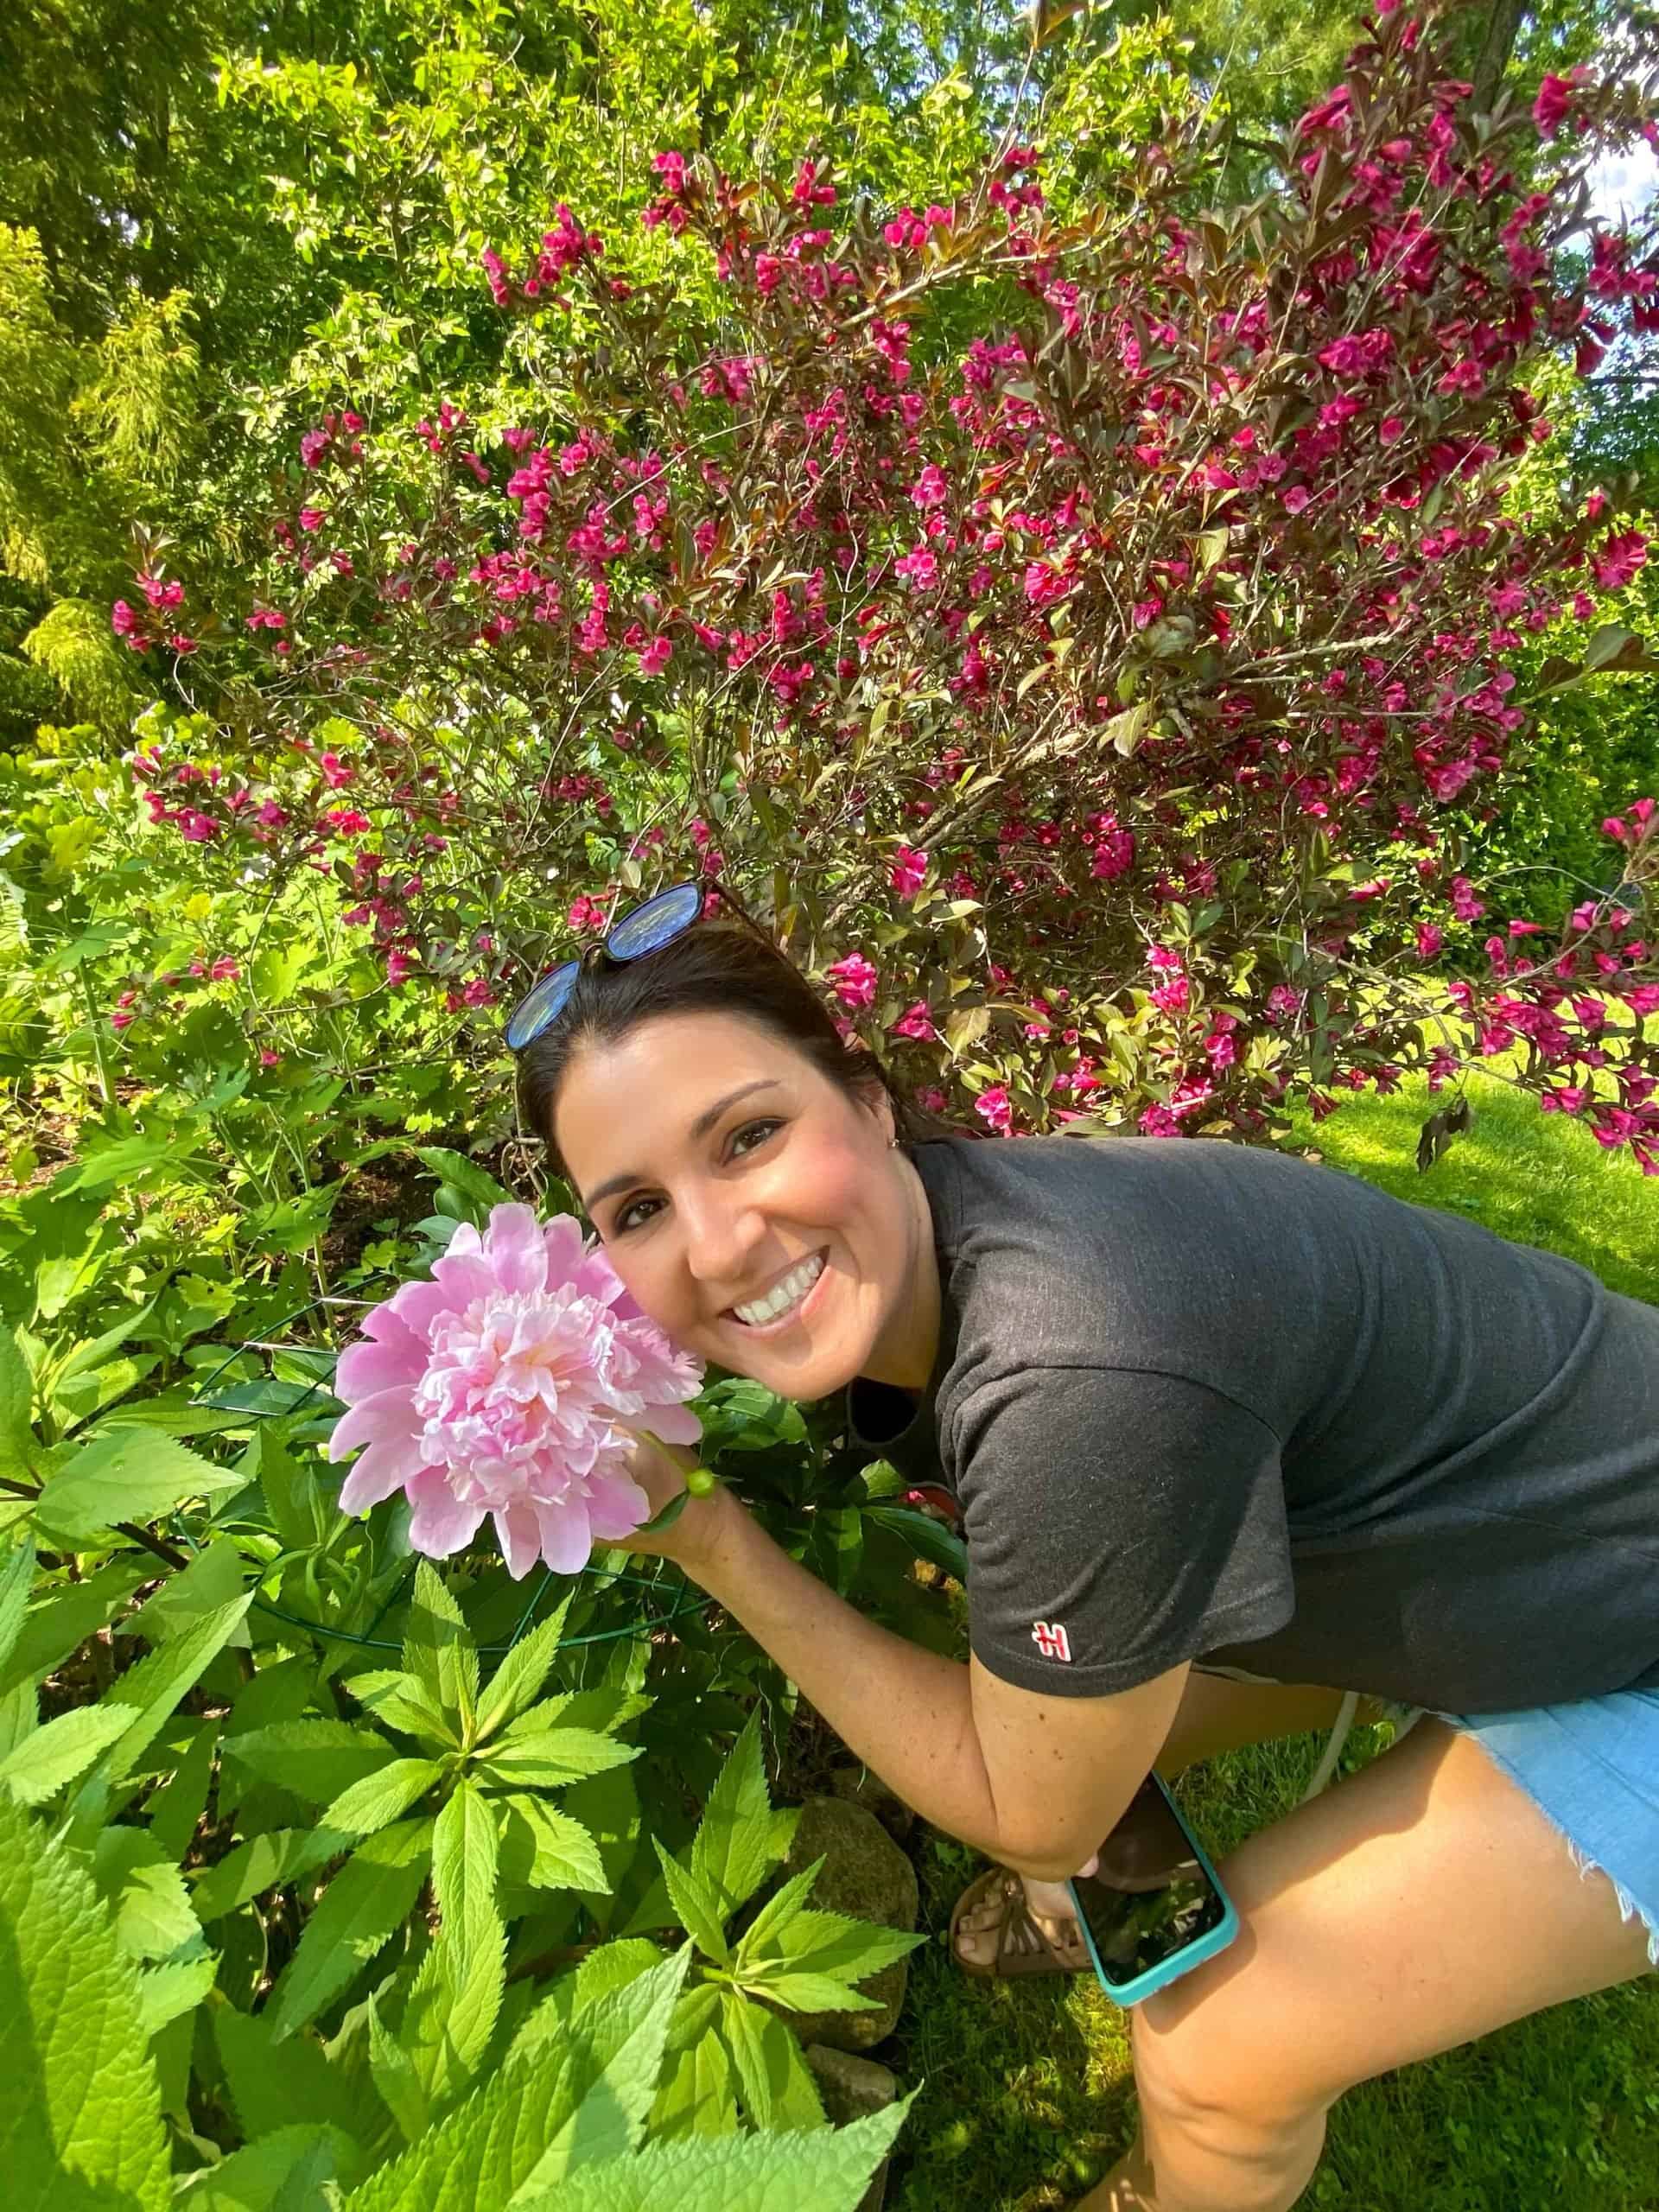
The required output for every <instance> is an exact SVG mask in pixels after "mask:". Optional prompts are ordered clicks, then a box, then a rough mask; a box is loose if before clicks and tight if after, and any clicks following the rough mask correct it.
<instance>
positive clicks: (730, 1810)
mask: <svg viewBox="0 0 1659 2212" xmlns="http://www.w3.org/2000/svg"><path fill="white" fill-rule="evenodd" d="M690 1863H691V1871H692V1872H693V1873H695V1874H696V1875H698V1876H699V1877H700V1878H702V1881H703V1882H704V1883H705V1884H706V1885H708V1886H709V1889H710V1890H712V1891H713V1892H714V1894H715V1897H716V1898H717V1899H718V1900H719V1907H718V1910H719V1911H720V1914H721V1918H722V1919H723V1918H724V1917H725V1916H727V1915H728V1914H730V1913H732V1912H734V1911H735V1910H736V1909H737V1907H738V1906H739V1905H741V1904H745V1903H747V1900H748V1899H749V1898H750V1897H753V1894H754V1892H755V1891H756V1890H757V1889H759V1887H760V1884H761V1882H762V1880H763V1879H764V1878H765V1877H766V1873H767V1872H768V1871H769V1870H770V1869H771V1868H772V1866H774V1865H775V1864H776V1863H777V1862H776V1859H774V1857H773V1856H772V1802H771V1799H770V1798H769V1796H767V1793H766V1768H765V1765H764V1764H763V1762H762V1759H761V1756H760V1719H759V1717H758V1716H754V1715H752V1716H751V1717H750V1719H749V1720H748V1721H747V1724H746V1725H745V1726H744V1729H743V1732H742V1733H741V1735H740V1736H739V1738H738V1739H737V1741H736V1743H735V1744H734V1745H733V1746H732V1751H731V1756H730V1757H729V1758H728V1760H727V1761H726V1764H725V1765H724V1766H723V1767H722V1768H721V1771H720V1777H719V1779H718V1780H717V1781H716V1782H715V1786H714V1788H713V1789H711V1790H710V1791H709V1802H708V1803H707V1804H706V1805H705V1806H704V1807H703V1808H702V1821H701V1823H700V1824H699V1826H698V1828H697V1833H696V1838H695V1840H694V1841H693V1843H692V1846H691V1860H690Z"/></svg>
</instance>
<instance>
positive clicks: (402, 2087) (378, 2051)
mask: <svg viewBox="0 0 1659 2212" xmlns="http://www.w3.org/2000/svg"><path fill="white" fill-rule="evenodd" d="M369 2071H370V2074H371V2075H372V2078H373V2082H374V2086H375V2088H377V2089H378V2091H379V2093H380V2095H381V2097H382V2099H383V2100H384V2101H385V2107H386V2109H387V2111H388V2112H389V2113H391V2116H392V2118H393V2119H394V2120H396V2121H397V2126H398V2131H399V2133H401V2134H402V2136H403V2139H404V2142H405V2143H412V2142H414V2140H415V2139H416V2136H419V2135H424V2134H425V2133H426V2131H427V2129H428V2127H429V2126H430V2125H431V2120H432V2107H431V2106H430V2104H429V2101H428V2100H427V2094H426V2091H425V2089H424V2088H423V2087H422V2086H421V2078H420V2075H419V2074H418V2073H417V2072H416V2067H415V2062H414V2060H413V2059H412V2058H411V2057H410V2055H409V2053H408V2052H407V2051H406V2050H404V2047H403V2045H402V2044H400V2043H399V2042H398V2040H397V2037H396V2036H395V2035H393V2034H392V2032H391V2029H390V2028H389V2027H387V2025H386V2024H385V2021H384V2020H382V2018H380V2012H379V2008H378V2005H376V2003H375V2001H374V1999H373V1998H372V1997H371V1998H370V1999H369Z"/></svg>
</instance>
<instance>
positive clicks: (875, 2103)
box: [806, 2043, 899, 2127]
mask: <svg viewBox="0 0 1659 2212" xmlns="http://www.w3.org/2000/svg"><path fill="white" fill-rule="evenodd" d="M806 2063H807V2064H808V2065H809V2066H810V2068H811V2069H812V2071H813V2073H814V2074H815V2075H817V2083H818V2089H819V2093H820V2094H822V2096H823V2109H824V2112H825V2113H826V2114H827V2116H828V2117H829V2119H830V2120H833V2121H834V2122H835V2124H836V2126H837V2127H845V2126H846V2125H847V2123H848V2122H849V2120H863V2119H865V2118H866V2117H867V2116H868V2114H869V2113H873V2112H882V2111H884V2110H885V2109H886V2108H887V2106H888V2105H890V2104H891V2103H892V2102H893V2099H894V2098H895V2097H896V2096H897V2095H898V2094H899V2076H898V2075H896V2074H894V2073H893V2072H892V2071H891V2070H890V2069H888V2068H887V2067H885V2066H880V2065H878V2064H877V2063H876V2062H875V2060H874V2059H873V2058H856V2057H855V2056H854V2055H853V2053H852V2052H851V2051H850V2050H831V2048H830V2047H829V2044H823V2043H810V2044H808V2045H807V2046H806Z"/></svg>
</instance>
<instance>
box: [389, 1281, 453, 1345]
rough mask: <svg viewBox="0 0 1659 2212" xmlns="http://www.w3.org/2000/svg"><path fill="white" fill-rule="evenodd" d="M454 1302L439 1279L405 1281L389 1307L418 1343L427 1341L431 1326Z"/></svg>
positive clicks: (429, 1336)
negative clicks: (433, 1280)
mask: <svg viewBox="0 0 1659 2212" xmlns="http://www.w3.org/2000/svg"><path fill="white" fill-rule="evenodd" d="M453 1308H454V1300H453V1299H452V1298H451V1297H450V1295H449V1294H448V1291H447V1290H445V1288H444V1287H443V1285H442V1283H441V1282H406V1283H405V1284H404V1287H403V1288H402V1289H401V1290H400V1291H399V1292H398V1293H397V1296H396V1297H395V1298H394V1299H393V1300H392V1301H391V1310H392V1312H393V1313H394V1314H395V1315H396V1316H397V1319H398V1320H399V1321H401V1322H402V1323H403V1324H404V1327H405V1328H406V1329H408V1331H409V1332H410V1335H411V1336H413V1337H416V1338H418V1339H419V1340H420V1342H421V1343H423V1344H425V1343H427V1342H429V1339H430V1338H431V1334H432V1329H433V1325H434V1324H435V1322H438V1321H441V1320H442V1319H443V1317H444V1315H445V1314H446V1313H450V1312H451V1311H452V1310H453Z"/></svg>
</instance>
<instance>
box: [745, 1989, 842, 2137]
mask: <svg viewBox="0 0 1659 2212" xmlns="http://www.w3.org/2000/svg"><path fill="white" fill-rule="evenodd" d="M720 2033H721V2040H722V2042H723V2043H724V2044H725V2045H726V2049H727V2050H728V2053H729V2054H730V2056H731V2059H732V2062H733V2063H734V2066H735V2067H736V2069H737V2080H738V2088H739V2091H740V2094H741V2096H742V2100H743V2109H744V2111H745V2112H746V2113H747V2114H748V2116H749V2119H750V2120H751V2121H752V2122H753V2125H754V2126H756V2127H819V2126H823V2103H822V2101H820V2099H819V2096H818V2089H817V2082H814V2080H813V2079H812V2071H811V2069H810V2067H809V2066H808V2064H807V2063H806V2061H805V2059H804V2057H803V2056H802V2055H801V2046H800V2045H799V2044H798V2043H797V2042H796V2040H795V2038H794V2037H793V2036H792V2035H791V2033H790V2031H789V2030H788V2029H787V2028H786V2027H785V2025H784V2024H783V2022H782V2021H781V2020H780V2019H779V2018H778V2017H777V2015H776V2014H775V2013H772V2012H766V2011H764V2010H763V2009H762V2007H761V2006H760V2005H751V2004H750V2002H749V2000H748V1999H747V1997H743V1996H741V1995H740V1994H739V1993H738V1992H737V1991H735V1990H728V1991H727V1992H726V1993H725V1994H724V1995H723V1996H722V1998H721V2006H720Z"/></svg>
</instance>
